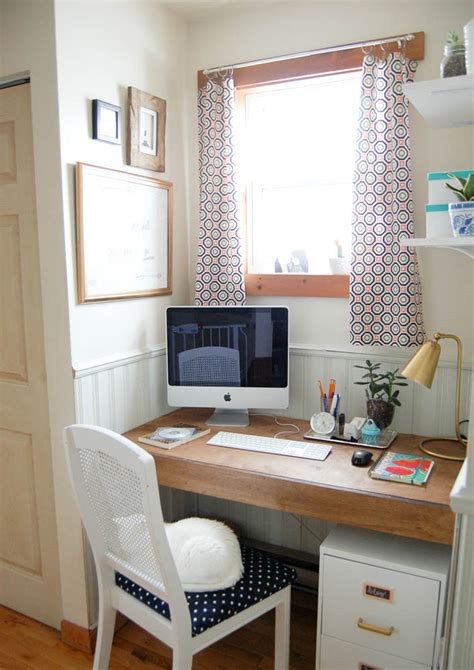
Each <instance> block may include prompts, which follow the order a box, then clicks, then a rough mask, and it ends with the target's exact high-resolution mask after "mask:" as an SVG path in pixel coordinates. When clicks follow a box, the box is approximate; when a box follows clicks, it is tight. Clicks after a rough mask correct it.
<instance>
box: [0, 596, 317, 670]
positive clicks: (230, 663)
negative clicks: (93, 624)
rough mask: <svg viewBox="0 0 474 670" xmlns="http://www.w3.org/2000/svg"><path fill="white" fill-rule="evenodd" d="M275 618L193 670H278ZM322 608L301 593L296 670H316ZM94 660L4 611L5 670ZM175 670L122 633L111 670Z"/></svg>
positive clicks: (72, 667)
mask: <svg viewBox="0 0 474 670" xmlns="http://www.w3.org/2000/svg"><path fill="white" fill-rule="evenodd" d="M273 616H274V615H273V613H270V614H267V615H264V616H262V617H260V618H259V619H258V620H257V621H254V622H253V623H252V624H249V625H248V626H245V628H241V629H240V630H239V631H236V632H235V633H232V634H231V635H229V636H228V637H226V638H225V639H224V640H221V641H220V642H217V643H216V644H214V645H212V646H211V647H209V648H208V649H205V650H204V651H202V652H200V653H199V654H197V656H195V658H194V661H193V670H273V637H274V636H273ZM315 638H316V602H315V597H314V596H309V595H307V594H304V593H301V592H298V591H295V590H294V589H293V593H292V608H291V652H290V668H291V670H314V653H315ZM90 668H92V656H89V655H88V654H86V653H84V652H81V651H77V650H75V649H72V648H71V647H68V646H67V645H65V644H63V643H62V642H61V640H60V636H59V632H58V631H56V630H54V629H53V628H49V627H48V626H45V625H43V624H40V623H38V622H37V621H33V620H32V619H28V618H27V617H25V616H23V615H22V614H18V613H17V612H14V611H12V610H9V609H7V608H5V607H1V606H0V669H1V670H90ZM125 668H128V669H130V670H169V669H170V668H171V654H170V652H169V650H168V648H167V647H165V646H164V645H162V644H161V643H159V642H158V641H157V640H155V639H154V638H152V637H151V636H150V635H148V633H145V632H144V631H143V630H142V629H140V628H138V627H137V626H135V625H134V624H132V623H128V624H126V625H125V626H124V627H123V628H122V629H121V630H120V631H118V633H116V636H115V640H114V646H113V650H112V656H111V662H110V666H109V670H124V669H125Z"/></svg>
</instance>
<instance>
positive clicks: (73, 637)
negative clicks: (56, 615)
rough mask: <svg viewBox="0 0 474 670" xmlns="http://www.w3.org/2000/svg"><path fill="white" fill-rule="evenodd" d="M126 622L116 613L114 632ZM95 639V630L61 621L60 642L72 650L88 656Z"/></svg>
mask: <svg viewBox="0 0 474 670" xmlns="http://www.w3.org/2000/svg"><path fill="white" fill-rule="evenodd" d="M127 622H128V619H127V617H126V616H124V615H123V614H122V613H121V612H117V617H116V619H115V632H117V631H118V630H120V629H121V628H123V627H124V626H125V624H126V623H127ZM96 638H97V628H96V627H94V628H83V627H82V626H78V625H77V624H75V623H71V622H70V621H66V619H63V620H62V621H61V641H62V642H64V644H67V645H69V646H70V647H73V648H74V649H79V650H80V651H85V652H86V653H88V654H93V653H94V650H95V642H96Z"/></svg>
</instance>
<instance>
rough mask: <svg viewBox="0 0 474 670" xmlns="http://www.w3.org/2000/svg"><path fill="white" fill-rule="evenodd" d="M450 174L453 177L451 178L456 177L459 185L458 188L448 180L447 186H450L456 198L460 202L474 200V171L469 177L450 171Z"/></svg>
mask: <svg viewBox="0 0 474 670" xmlns="http://www.w3.org/2000/svg"><path fill="white" fill-rule="evenodd" d="M448 176H449V177H451V179H455V180H456V181H457V183H458V185H459V187H458V188H457V187H456V186H453V185H452V184H450V183H449V182H446V184H445V186H446V188H449V190H450V191H452V192H453V193H454V195H455V196H456V198H457V199H458V200H459V201H460V202H470V201H472V200H474V173H473V172H471V173H470V174H469V175H468V177H467V179H464V177H458V176H457V175H455V174H450V173H448Z"/></svg>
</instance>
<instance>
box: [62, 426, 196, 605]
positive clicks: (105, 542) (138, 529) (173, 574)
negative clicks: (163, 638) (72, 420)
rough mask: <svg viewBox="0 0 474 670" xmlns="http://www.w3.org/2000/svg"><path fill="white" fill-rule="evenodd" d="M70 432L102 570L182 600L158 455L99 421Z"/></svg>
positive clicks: (74, 478)
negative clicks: (167, 526)
mask: <svg viewBox="0 0 474 670" xmlns="http://www.w3.org/2000/svg"><path fill="white" fill-rule="evenodd" d="M65 437H66V457H67V463H68V467H69V473H70V477H71V482H72V487H73V490H74V493H75V497H76V500H77V503H78V506H79V510H80V513H81V518H82V521H83V524H84V527H85V529H86V532H87V535H88V538H89V541H90V543H91V547H92V551H93V554H94V558H95V561H96V566H97V571H98V573H100V571H101V569H103V568H104V566H108V568H110V569H113V570H118V571H120V572H121V573H123V574H124V575H125V576H127V577H129V578H130V579H132V580H133V581H135V582H137V583H138V584H140V585H141V586H143V587H144V588H146V589H147V590H152V591H153V592H154V593H155V595H157V596H159V597H161V598H162V599H164V600H166V601H168V602H169V603H170V606H171V605H172V601H173V599H175V598H178V599H179V600H182V599H183V598H184V592H183V589H182V587H181V583H180V581H179V577H178V573H177V570H176V566H175V564H174V561H173V559H172V555H171V550H170V548H169V544H168V540H167V537H166V532H165V528H164V523H163V514H162V510H161V502H160V496H159V492H158V482H157V478H156V470H155V462H154V460H153V458H152V456H151V455H150V454H148V453H147V452H146V451H145V450H144V449H142V448H140V447H138V446H137V445H135V444H134V443H133V442H131V441H130V440H127V439H126V438H124V437H123V436H121V435H118V434H117V433H114V432H112V431H110V430H107V429H105V428H99V427H97V426H86V425H79V424H76V425H72V426H68V427H67V428H66V429H65ZM99 578H100V575H99Z"/></svg>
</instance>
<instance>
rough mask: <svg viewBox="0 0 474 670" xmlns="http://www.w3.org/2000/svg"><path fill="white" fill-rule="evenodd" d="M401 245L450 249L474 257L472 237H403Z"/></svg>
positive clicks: (473, 240) (473, 238) (473, 239)
mask: <svg viewBox="0 0 474 670" xmlns="http://www.w3.org/2000/svg"><path fill="white" fill-rule="evenodd" d="M400 244H401V245H402V246H403V247H425V248H431V249H436V248H438V249H452V250H453V251H459V252H460V253H462V254H466V256H469V258H472V259H474V237H433V238H423V237H418V238H416V237H415V238H412V239H410V238H408V237H406V238H404V239H402V240H400Z"/></svg>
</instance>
